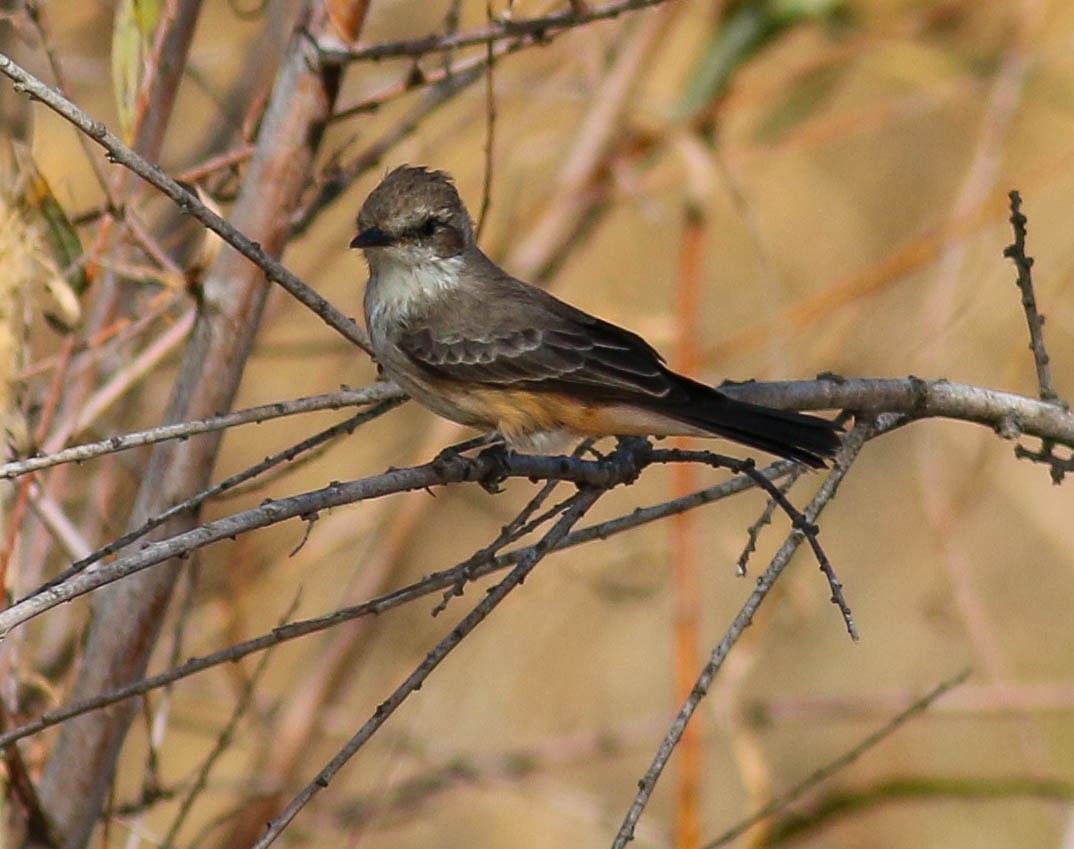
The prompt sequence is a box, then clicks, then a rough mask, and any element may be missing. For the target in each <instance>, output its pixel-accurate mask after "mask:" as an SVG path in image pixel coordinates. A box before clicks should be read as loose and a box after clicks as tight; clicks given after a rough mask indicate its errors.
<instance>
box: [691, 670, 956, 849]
mask: <svg viewBox="0 0 1074 849" xmlns="http://www.w3.org/2000/svg"><path fill="white" fill-rule="evenodd" d="M969 677H970V670H969V669H964V670H962V671H961V672H959V673H958V674H957V675H955V676H953V677H952V678H948V679H947V680H946V681H943V682H941V683H940V684H938V685H937V686H935V687H933V688H932V689H931V690H929V691H928V692H927V693H925V695H923V696H922V697H921V698H919V699H917V700H916V701H914V702H913V703H912V704H911V705H909V706H908V707H907V708H906V709H905V710H902V711H899V713H897V714H896V715H895V716H893V717H892V718H891V719H890V720H888V721H887V722H886V723H884V725H882V726H881V727H880V728H878V729H877V730H876V731H874V732H873V733H872V734H870V735H869V736H867V737H866V738H865V739H864V740H862V741H861V742H860V743H858V744H857V745H856V746H854V747H853V748H851V749H850V750H849V751H846V752H844V753H843V754H842V755H840V756H839V757H838V758H836V759H835V760H832V761H829V762H828V763H827V764H825V765H824V766H822V767H820V768H819V769H816V770H814V771H813V772H811V773H810V774H809V775H807V776H806V777H805V778H804V779H802V780H801V781H799V782H798V783H797V784H795V785H794V786H793V787H791V788H789V789H788V790H786V791H784V792H783V793H781V794H780V795H779V796H777V797H776V798H775V799H773V800H772V801H771V802H769V803H768V804H767V805H765V806H764V807H762V808H760V809H759V810H757V811H755V812H754V813H752V814H750V815H749V816H748V817H746V818H745V819H744V820H742V821H741V822H739V823H738V824H736V825H735V826H733V827H732V828H729V829H728V830H727V831H725V832H724V833H723V834H721V835H720V836H719V837H717V838H716V839H715V840H713V841H712V842H710V843H706V844H705V846H704V849H719V847H721V846H726V845H727V844H728V843H730V842H731V841H732V840H734V839H735V838H736V837H738V836H740V835H742V834H744V833H745V832H746V831H748V830H749V829H750V828H752V827H753V826H754V825H756V824H757V823H759V822H760V821H761V820H763V819H764V818H765V817H768V816H771V815H772V814H774V813H776V812H777V811H780V810H782V809H783V808H786V807H787V806H788V805H790V804H791V803H792V802H794V801H795V800H796V799H800V798H801V797H802V796H804V795H805V794H806V793H807V792H808V791H809V790H811V789H812V788H814V787H816V786H817V785H818V784H820V783H821V782H822V781H826V780H827V779H828V778H831V777H832V776H833V775H835V774H836V773H838V772H840V771H842V770H844V769H846V767H848V766H850V764H852V763H854V761H856V760H857V759H858V758H860V757H861V756H862V755H864V754H865V753H866V752H868V751H869V750H870V749H874V748H876V746H877V745H878V744H879V743H881V742H882V741H883V740H884V739H885V738H887V737H890V736H891V735H892V734H894V733H895V732H896V731H898V730H899V729H900V728H901V727H902V726H903V725H905V724H906V723H907V722H909V721H910V720H911V719H913V718H914V717H915V716H917V715H918V714H919V713H922V712H924V711H926V710H928V709H929V708H930V707H932V705H934V704H935V703H936V702H937V701H939V700H940V699H941V698H943V696H944V695H946V694H947V693H949V692H950V691H951V690H953V689H955V687H958V686H959V685H960V684H962V683H963V682H964V681H965V680H966V679H967V678H969Z"/></svg>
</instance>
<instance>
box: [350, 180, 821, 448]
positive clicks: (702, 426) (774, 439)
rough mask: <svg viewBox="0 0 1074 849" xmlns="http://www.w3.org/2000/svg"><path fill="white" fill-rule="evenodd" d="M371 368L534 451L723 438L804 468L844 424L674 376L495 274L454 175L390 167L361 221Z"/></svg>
mask: <svg viewBox="0 0 1074 849" xmlns="http://www.w3.org/2000/svg"><path fill="white" fill-rule="evenodd" d="M351 247H352V248H361V249H362V250H363V251H365V256H366V259H367V261H368V262H369V284H368V286H367V287H366V291H365V318H366V325H367V326H368V328H369V336H370V340H371V341H372V345H373V352H374V354H375V355H376V358H377V362H378V363H379V364H380V365H381V367H382V368H383V369H384V372H385V373H386V374H387V375H388V377H390V378H392V379H393V380H394V381H395V382H396V383H398V384H399V385H400V386H401V387H402V388H403V389H404V390H405V391H406V392H407V393H408V394H409V395H410V396H411V397H412V398H414V400H416V401H418V402H419V403H421V404H423V405H424V406H426V407H428V408H429V409H430V410H432V411H433V412H435V413H439V414H440V415H442V416H445V417H446V418H449V419H452V420H453V421H456V422H460V423H462V424H465V425H470V426H472V427H478V428H483V429H494V430H497V431H499V432H500V433H501V434H502V435H503V436H504V438H505V439H506V440H507V442H508V444H509V445H512V446H515V447H533V446H535V445H537V446H540V445H541V444H546V439H545V437H548V436H554V435H558V434H564V433H566V434H579V435H585V436H612V435H616V436H648V435H653V436H673V435H675V436H682V435H690V436H722V437H725V438H727V439H731V440H734V441H736V442H741V443H743V444H745V445H749V446H751V447H753V448H760V449H762V450H763V451H768V452H770V453H772V454H777V455H779V456H781V457H789V458H791V459H794V460H798V461H799V462H802V463H805V464H807V465H809V466H814V467H820V466H823V465H824V458H825V457H831V456H832V455H833V454H834V453H835V451H836V449H837V448H838V447H839V435H838V434H839V427H838V426H837V425H835V424H834V423H832V422H830V421H828V420H826V419H822V418H817V417H815V416H807V415H803V414H801V413H794V412H787V411H784V410H775V409H771V408H769V407H762V406H758V405H756V404H747V403H744V402H742V401H736V400H733V399H731V398H729V397H728V396H726V395H724V394H723V393H722V392H720V391H718V390H716V389H713V388H711V387H709V386H706V385H704V384H702V383H698V382H696V381H694V380H691V379H690V378H688V377H683V376H682V375H679V374H676V373H675V372H673V371H671V370H670V369H669V368H668V367H667V366H666V365H665V364H664V360H663V358H662V357H661V356H660V354H659V353H657V352H656V350H654V349H653V347H652V346H651V345H649V343H647V342H646V341H645V340H644V339H642V338H641V337H640V336H638V335H637V334H635V333H631V332H630V331H629V330H624V329H623V328H621V327H617V326H616V325H614V324H610V323H608V322H606V321H603V320H601V319H599V318H596V317H595V316H592V315H589V314H588V313H585V312H582V311H581V310H579V309H576V308H575V307H572V306H570V305H569V304H566V303H564V302H563V301H561V300H559V299H558V298H555V297H553V296H552V295H550V294H548V293H547V292H545V291H544V290H543V289H538V288H537V287H536V286H531V285H530V284H528V283H523V282H522V281H521V280H517V279H515V278H514V277H512V276H511V275H510V274H508V273H507V272H506V271H504V270H503V269H501V268H499V267H498V266H497V265H496V264H495V263H494V262H492V260H490V259H489V258H488V257H487V256H485V254H484V253H482V252H481V249H480V248H479V247H478V246H477V244H476V243H475V240H474V229H473V224H472V223H471V221H470V215H469V214H468V213H467V211H466V207H465V206H464V205H463V203H462V200H460V198H459V194H458V192H457V191H456V190H455V186H454V185H453V184H452V181H451V178H450V177H449V176H448V175H447V174H445V173H443V172H441V171H430V170H427V169H425V168H413V167H410V166H405V165H404V166H403V167H401V168H396V169H395V170H394V171H392V172H391V173H390V174H388V176H387V177H385V178H384V180H383V181H382V182H381V184H380V185H379V186H377V187H376V188H375V189H374V190H373V192H372V193H371V194H370V195H369V197H368V198H367V199H366V202H365V204H364V205H363V206H362V210H361V212H360V213H359V215H358V235H357V236H355V238H354V240H353V241H352V242H351Z"/></svg>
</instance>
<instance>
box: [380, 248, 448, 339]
mask: <svg viewBox="0 0 1074 849" xmlns="http://www.w3.org/2000/svg"><path fill="white" fill-rule="evenodd" d="M463 265H464V262H463V258H462V255H461V254H460V255H458V256H452V257H437V256H431V255H430V254H429V253H428V252H427V251H419V250H414V249H403V250H399V249H391V250H384V251H381V252H380V255H379V256H376V257H375V258H373V259H372V261H371V262H370V275H369V283H368V285H367V286H366V292H365V312H366V321H367V323H368V324H369V326H370V327H373V326H375V325H382V326H383V325H394V324H396V323H397V322H399V321H401V320H405V319H406V317H407V316H409V315H410V314H412V313H413V312H414V310H415V309H417V308H419V307H420V306H421V305H422V304H425V303H428V301H429V300H430V299H437V298H439V297H440V296H441V295H443V294H446V293H447V292H449V291H450V290H452V289H454V288H455V287H456V286H458V284H459V278H460V276H461V275H462V271H463Z"/></svg>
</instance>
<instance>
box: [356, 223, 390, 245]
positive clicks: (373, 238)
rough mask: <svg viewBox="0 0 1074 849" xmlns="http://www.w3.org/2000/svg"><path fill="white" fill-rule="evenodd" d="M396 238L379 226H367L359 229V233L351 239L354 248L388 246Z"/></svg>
mask: <svg viewBox="0 0 1074 849" xmlns="http://www.w3.org/2000/svg"><path fill="white" fill-rule="evenodd" d="M394 241H395V240H394V239H392V237H391V236H389V235H388V234H387V233H385V232H384V231H383V230H381V229H380V228H379V227H366V228H365V229H364V230H359V231H358V235H357V236H355V237H354V238H353V239H351V247H352V248H386V247H387V246H388V245H390V244H392V242H394Z"/></svg>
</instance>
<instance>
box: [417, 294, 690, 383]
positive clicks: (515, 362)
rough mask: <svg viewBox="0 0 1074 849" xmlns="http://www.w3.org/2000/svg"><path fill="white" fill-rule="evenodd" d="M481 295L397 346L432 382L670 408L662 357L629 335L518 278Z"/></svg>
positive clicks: (447, 308)
mask: <svg viewBox="0 0 1074 849" xmlns="http://www.w3.org/2000/svg"><path fill="white" fill-rule="evenodd" d="M482 295H483V296H484V297H482V298H480V299H478V298H473V297H466V296H463V297H460V298H455V297H452V298H450V299H448V300H450V301H451V303H450V304H442V306H440V307H439V308H438V309H436V310H434V311H433V312H431V313H429V314H427V315H425V316H423V317H422V318H421V319H419V320H416V321H414V320H412V321H411V322H410V323H409V325H408V327H407V328H406V329H405V330H403V331H402V332H401V333H400V334H399V336H398V337H397V339H396V343H397V344H398V345H399V347H400V349H401V350H402V351H403V352H404V353H405V354H406V355H407V356H408V357H409V358H410V359H411V360H412V361H413V362H414V363H415V364H416V365H417V366H418V367H420V368H422V369H423V370H425V371H427V372H429V373H430V374H431V375H433V376H436V377H440V378H448V379H452V380H458V381H462V382H464V383H468V384H475V385H480V386H488V387H502V388H505V389H506V388H525V389H530V390H536V391H549V392H557V391H571V390H574V389H581V388H584V389H585V391H586V394H587V395H588V396H589V397H591V398H593V399H594V400H605V401H629V400H641V398H646V399H648V400H649V401H658V400H660V401H666V400H670V399H669V398H668V396H669V395H671V394H672V393H673V392H674V390H676V389H677V388H678V386H677V384H678V381H677V379H676V376H675V375H673V374H672V373H671V372H670V371H668V369H667V368H666V367H665V366H664V363H663V359H662V358H661V356H660V354H658V353H657V352H656V350H654V349H653V348H652V346H650V345H649V344H648V343H647V342H646V341H645V340H644V339H642V338H641V337H640V336H638V335H636V334H634V333H631V332H630V331H629V330H624V329H623V328H621V327H617V326H616V325H614V324H610V323H609V322H606V321H602V320H601V319H599V318H596V317H594V316H591V315H589V314H588V313H585V312H582V311H581V310H578V309H575V308H574V307H572V306H570V305H568V304H565V303H563V302H562V301H560V300H558V299H556V298H554V297H553V296H552V295H549V294H548V293H547V292H544V291H543V290H541V289H537V288H536V287H533V286H529V285H527V284H525V283H521V282H519V281H516V280H513V279H511V278H501V279H500V280H497V281H496V286H495V288H494V289H493V290H492V291H486V292H483V293H482ZM676 394H677V393H676ZM639 396H641V398H639Z"/></svg>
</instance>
